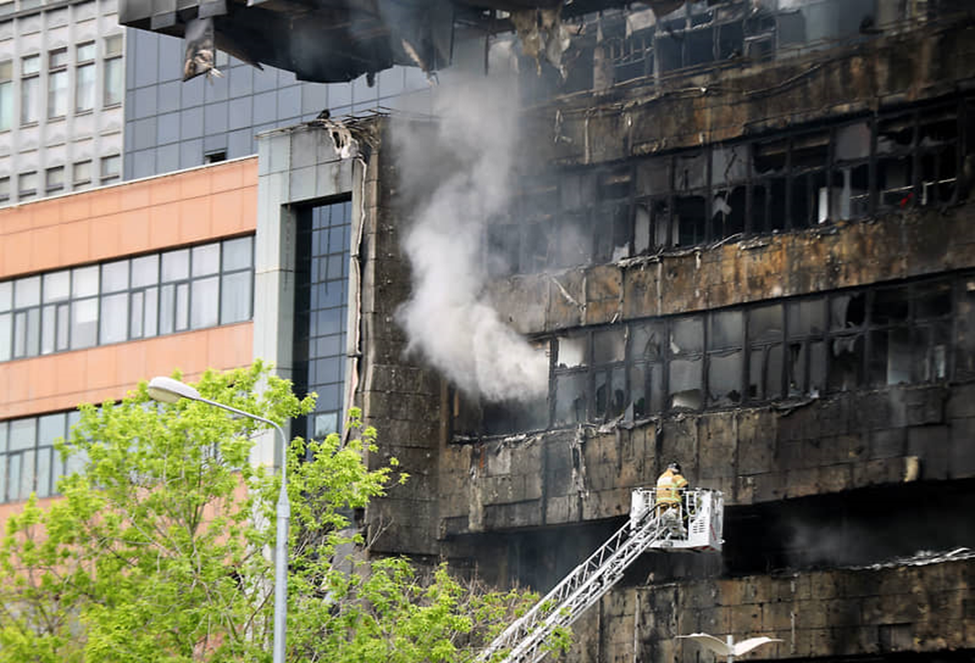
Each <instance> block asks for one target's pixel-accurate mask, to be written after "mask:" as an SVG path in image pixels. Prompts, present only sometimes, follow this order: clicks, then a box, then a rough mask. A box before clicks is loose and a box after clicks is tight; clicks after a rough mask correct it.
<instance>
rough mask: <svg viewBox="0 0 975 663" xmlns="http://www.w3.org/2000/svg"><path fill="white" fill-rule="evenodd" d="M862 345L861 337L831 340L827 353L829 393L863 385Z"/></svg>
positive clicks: (843, 337)
mask: <svg viewBox="0 0 975 663" xmlns="http://www.w3.org/2000/svg"><path fill="white" fill-rule="evenodd" d="M863 345H864V344H863V337H862V336H841V337H838V338H834V339H833V340H832V342H831V343H830V353H829V390H830V392H837V391H850V390H852V389H856V388H857V387H859V386H860V385H861V384H862V383H863ZM811 366H812V364H811V363H810V367H811Z"/></svg>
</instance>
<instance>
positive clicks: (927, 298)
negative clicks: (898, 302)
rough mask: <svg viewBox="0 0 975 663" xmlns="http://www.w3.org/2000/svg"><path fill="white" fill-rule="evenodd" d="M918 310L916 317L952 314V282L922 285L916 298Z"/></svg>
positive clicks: (919, 318)
mask: <svg viewBox="0 0 975 663" xmlns="http://www.w3.org/2000/svg"><path fill="white" fill-rule="evenodd" d="M914 300H915V302H916V306H917V312H916V313H915V316H914V317H915V318H916V319H918V320H926V319H929V318H941V317H944V316H947V315H951V311H952V303H951V283H947V282H940V283H931V284H924V285H920V286H918V288H917V291H916V294H915V298H914Z"/></svg>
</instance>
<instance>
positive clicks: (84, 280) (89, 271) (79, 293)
mask: <svg viewBox="0 0 975 663" xmlns="http://www.w3.org/2000/svg"><path fill="white" fill-rule="evenodd" d="M97 294H98V266H97V265H92V266H91V267H80V268H78V269H75V270H72V272H71V295H72V296H74V297H90V296H91V295H97Z"/></svg>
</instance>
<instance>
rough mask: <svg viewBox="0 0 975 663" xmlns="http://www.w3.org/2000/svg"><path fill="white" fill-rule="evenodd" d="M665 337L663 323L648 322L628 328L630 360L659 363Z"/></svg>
mask: <svg viewBox="0 0 975 663" xmlns="http://www.w3.org/2000/svg"><path fill="white" fill-rule="evenodd" d="M666 337H667V335H666V328H665V326H664V324H663V323H660V322H656V323H654V322H650V323H641V324H634V325H631V326H630V360H631V361H640V360H645V361H660V359H661V358H662V357H663V353H664V339H665V338H666Z"/></svg>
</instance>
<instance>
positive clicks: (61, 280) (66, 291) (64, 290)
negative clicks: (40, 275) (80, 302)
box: [44, 269, 71, 304]
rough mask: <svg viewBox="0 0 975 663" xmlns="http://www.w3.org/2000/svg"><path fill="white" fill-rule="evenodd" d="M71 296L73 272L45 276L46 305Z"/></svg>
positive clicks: (52, 273) (53, 273)
mask: <svg viewBox="0 0 975 663" xmlns="http://www.w3.org/2000/svg"><path fill="white" fill-rule="evenodd" d="M70 296H71V272H69V271H68V270H66V269H65V270H63V271H60V272H51V273H49V274H45V275H44V303H45V304H48V303H50V302H57V301H62V300H65V299H67V298H68V297H70Z"/></svg>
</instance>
